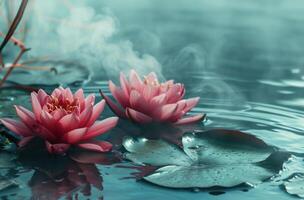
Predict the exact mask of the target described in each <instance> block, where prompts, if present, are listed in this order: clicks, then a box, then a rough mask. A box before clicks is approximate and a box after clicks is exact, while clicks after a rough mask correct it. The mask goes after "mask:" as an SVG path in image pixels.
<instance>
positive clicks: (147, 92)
mask: <svg viewBox="0 0 304 200" xmlns="http://www.w3.org/2000/svg"><path fill="white" fill-rule="evenodd" d="M158 93H159V87H153V86H151V85H145V86H144V89H143V97H144V98H145V99H146V100H147V101H150V100H151V99H152V98H153V97H155V96H156V95H158Z"/></svg>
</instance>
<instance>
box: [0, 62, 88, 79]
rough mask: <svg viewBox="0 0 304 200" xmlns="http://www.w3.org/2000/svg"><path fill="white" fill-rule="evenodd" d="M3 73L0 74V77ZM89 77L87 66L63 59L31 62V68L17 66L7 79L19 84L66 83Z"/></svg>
mask: <svg viewBox="0 0 304 200" xmlns="http://www.w3.org/2000/svg"><path fill="white" fill-rule="evenodd" d="M3 74H4V73H1V74H0V78H2V76H3ZM89 78H90V71H89V69H88V68H87V67H85V66H82V65H79V64H77V63H70V62H63V61H44V62H36V63H32V64H31V69H27V68H23V67H18V68H15V69H14V71H13V73H12V74H11V75H10V76H9V78H8V81H10V82H13V83H18V84H21V85H62V84H63V85H68V84H75V83H83V82H85V81H88V80H89Z"/></svg>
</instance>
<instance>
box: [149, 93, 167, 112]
mask: <svg viewBox="0 0 304 200" xmlns="http://www.w3.org/2000/svg"><path fill="white" fill-rule="evenodd" d="M165 103H167V95H166V93H163V94H160V95H158V96H155V97H153V98H152V100H151V107H154V108H156V107H160V106H163V105H164V104H165Z"/></svg>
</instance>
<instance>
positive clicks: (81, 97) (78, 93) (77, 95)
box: [74, 88, 84, 100]
mask: <svg viewBox="0 0 304 200" xmlns="http://www.w3.org/2000/svg"><path fill="white" fill-rule="evenodd" d="M74 98H76V99H79V100H84V94H83V89H82V88H80V89H79V90H77V91H76V92H75V94H74Z"/></svg>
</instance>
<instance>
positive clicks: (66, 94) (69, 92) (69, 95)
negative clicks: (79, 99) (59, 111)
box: [64, 88, 74, 101]
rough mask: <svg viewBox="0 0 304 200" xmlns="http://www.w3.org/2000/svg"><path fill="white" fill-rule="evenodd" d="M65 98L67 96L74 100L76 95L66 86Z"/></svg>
mask: <svg viewBox="0 0 304 200" xmlns="http://www.w3.org/2000/svg"><path fill="white" fill-rule="evenodd" d="M64 96H65V98H67V99H68V100H69V101H73V100H74V95H73V93H72V91H71V89H70V88H66V89H65V93H64Z"/></svg>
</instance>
